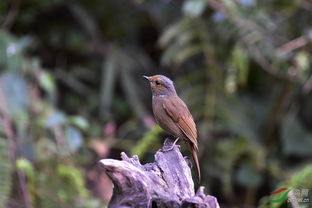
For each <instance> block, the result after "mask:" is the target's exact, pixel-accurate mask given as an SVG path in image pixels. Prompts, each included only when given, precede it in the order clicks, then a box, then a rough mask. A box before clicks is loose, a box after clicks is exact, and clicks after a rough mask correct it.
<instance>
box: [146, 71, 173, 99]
mask: <svg viewBox="0 0 312 208" xmlns="http://www.w3.org/2000/svg"><path fill="white" fill-rule="evenodd" d="M143 77H144V78H146V79H147V80H148V81H149V82H150V85H151V89H152V93H153V96H171V95H176V94H177V93H176V90H175V88H174V85H173V82H172V81H171V79H169V78H168V77H166V76H164V75H154V76H150V77H148V76H143Z"/></svg>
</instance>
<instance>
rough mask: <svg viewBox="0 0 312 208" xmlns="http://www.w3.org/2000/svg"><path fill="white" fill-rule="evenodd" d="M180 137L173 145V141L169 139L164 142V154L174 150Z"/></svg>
mask: <svg viewBox="0 0 312 208" xmlns="http://www.w3.org/2000/svg"><path fill="white" fill-rule="evenodd" d="M178 140H179V137H178V138H177V139H176V140H175V141H174V142H173V143H172V142H171V139H169V138H167V139H166V140H165V142H164V146H163V147H162V149H161V150H162V151H163V152H169V151H171V150H173V148H174V146H175V145H176V143H177V142H178ZM177 146H179V145H177Z"/></svg>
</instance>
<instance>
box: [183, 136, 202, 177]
mask: <svg viewBox="0 0 312 208" xmlns="http://www.w3.org/2000/svg"><path fill="white" fill-rule="evenodd" d="M186 143H187V146H188V148H189V150H190V151H191V152H192V154H193V158H194V161H195V164H196V168H197V173H198V181H200V177H201V175H200V167H199V162H198V157H197V149H196V147H195V145H194V144H193V143H192V142H191V141H186Z"/></svg>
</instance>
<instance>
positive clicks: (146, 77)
mask: <svg viewBox="0 0 312 208" xmlns="http://www.w3.org/2000/svg"><path fill="white" fill-rule="evenodd" d="M143 77H144V78H145V79H147V80H148V81H151V79H150V78H149V77H148V76H143Z"/></svg>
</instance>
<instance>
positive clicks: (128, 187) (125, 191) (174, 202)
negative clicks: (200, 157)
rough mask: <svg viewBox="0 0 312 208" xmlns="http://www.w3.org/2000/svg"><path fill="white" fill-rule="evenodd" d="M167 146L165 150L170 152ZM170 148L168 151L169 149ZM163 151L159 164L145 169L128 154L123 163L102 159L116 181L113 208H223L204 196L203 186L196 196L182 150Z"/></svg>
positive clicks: (159, 155) (159, 151)
mask: <svg viewBox="0 0 312 208" xmlns="http://www.w3.org/2000/svg"><path fill="white" fill-rule="evenodd" d="M168 145H169V146H170V145H172V143H169V144H168V143H166V144H165V145H164V147H163V149H168ZM165 146H167V147H165ZM163 149H160V150H158V151H157V153H156V154H155V162H153V163H148V164H145V165H141V163H140V161H139V158H138V157H137V156H136V155H135V156H133V157H132V158H129V157H128V156H127V155H126V154H125V153H124V152H122V153H121V159H122V160H114V159H102V160H100V165H101V167H102V168H103V169H104V170H105V172H106V173H107V175H108V176H109V177H110V179H111V180H112V181H113V184H114V190H113V196H112V198H111V200H110V202H109V205H108V207H109V208H191V207H192V208H204V207H205V208H219V204H218V202H217V199H216V198H215V197H213V196H210V195H205V194H204V187H203V186H201V187H200V188H199V189H198V191H197V192H196V194H195V192H194V182H193V180H192V174H191V169H190V167H189V166H188V160H187V159H185V158H184V157H183V156H182V154H181V152H180V148H179V146H177V145H175V146H174V147H173V149H172V150H170V151H163Z"/></svg>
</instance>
